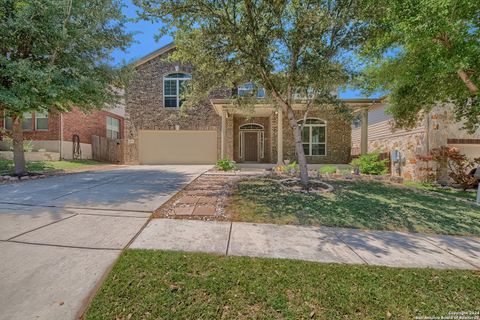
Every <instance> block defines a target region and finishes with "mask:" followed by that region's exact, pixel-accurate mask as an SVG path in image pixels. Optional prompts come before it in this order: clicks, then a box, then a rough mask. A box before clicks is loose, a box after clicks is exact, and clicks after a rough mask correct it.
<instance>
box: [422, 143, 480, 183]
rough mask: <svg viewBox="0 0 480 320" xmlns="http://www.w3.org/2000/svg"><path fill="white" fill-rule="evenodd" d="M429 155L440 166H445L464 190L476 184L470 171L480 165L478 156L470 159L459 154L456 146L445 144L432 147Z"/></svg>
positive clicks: (454, 180) (451, 176)
mask: <svg viewBox="0 0 480 320" xmlns="http://www.w3.org/2000/svg"><path fill="white" fill-rule="evenodd" d="M431 156H432V158H433V160H434V161H436V162H437V163H438V165H439V166H440V167H444V166H446V169H448V176H449V177H450V178H451V179H452V180H453V182H454V183H455V184H457V185H459V186H460V187H462V188H463V189H464V190H466V189H469V188H475V187H476V186H477V185H478V180H477V179H476V178H475V177H474V176H473V174H470V173H471V172H472V171H473V169H475V168H476V167H478V166H480V157H479V158H475V159H473V160H471V159H469V158H468V157H467V156H466V155H464V154H461V153H460V150H459V149H458V148H455V147H446V146H443V147H440V148H436V149H433V150H432V151H431ZM437 178H438V177H437Z"/></svg>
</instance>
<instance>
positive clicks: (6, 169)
mask: <svg viewBox="0 0 480 320" xmlns="http://www.w3.org/2000/svg"><path fill="white" fill-rule="evenodd" d="M102 164H104V163H102V162H97V161H93V160H75V161H30V162H27V171H30V172H32V171H34V172H49V171H56V170H65V171H68V170H73V169H80V168H86V167H90V166H98V165H102ZM10 173H13V161H11V160H1V159H0V174H10Z"/></svg>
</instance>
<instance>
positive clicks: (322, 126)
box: [298, 118, 327, 156]
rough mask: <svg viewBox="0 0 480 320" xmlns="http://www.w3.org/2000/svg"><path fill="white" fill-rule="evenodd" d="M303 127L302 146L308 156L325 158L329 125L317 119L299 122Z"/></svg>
mask: <svg viewBox="0 0 480 320" xmlns="http://www.w3.org/2000/svg"><path fill="white" fill-rule="evenodd" d="M298 124H299V125H300V126H302V124H303V127H302V145H303V151H304V152H305V155H306V156H324V155H326V154H327V139H326V138H327V137H326V129H327V123H326V122H325V121H323V120H320V119H316V118H308V119H306V121H305V124H304V123H303V120H300V121H299V122H298Z"/></svg>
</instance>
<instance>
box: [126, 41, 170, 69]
mask: <svg viewBox="0 0 480 320" xmlns="http://www.w3.org/2000/svg"><path fill="white" fill-rule="evenodd" d="M175 48H176V45H175V43H173V42H170V43H169V44H167V45H164V46H163V47H161V48H160V49H157V50H155V51H153V52H151V53H149V54H147V55H146V56H144V57H142V58H140V59H138V60H136V61H134V62H133V65H134V66H135V67H138V66H140V65H142V64H144V63H145V62H147V61H150V60H152V59H155V58H156V57H158V56H160V55H162V54H164V53H167V52H169V51H171V50H173V49H175Z"/></svg>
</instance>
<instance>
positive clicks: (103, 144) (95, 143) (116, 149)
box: [92, 136, 125, 163]
mask: <svg viewBox="0 0 480 320" xmlns="http://www.w3.org/2000/svg"><path fill="white" fill-rule="evenodd" d="M124 144H125V141H124V140H121V139H109V138H105V137H99V136H92V158H93V160H97V161H106V162H111V163H124V162H125V160H124V157H125V150H124V149H125V148H124Z"/></svg>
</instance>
